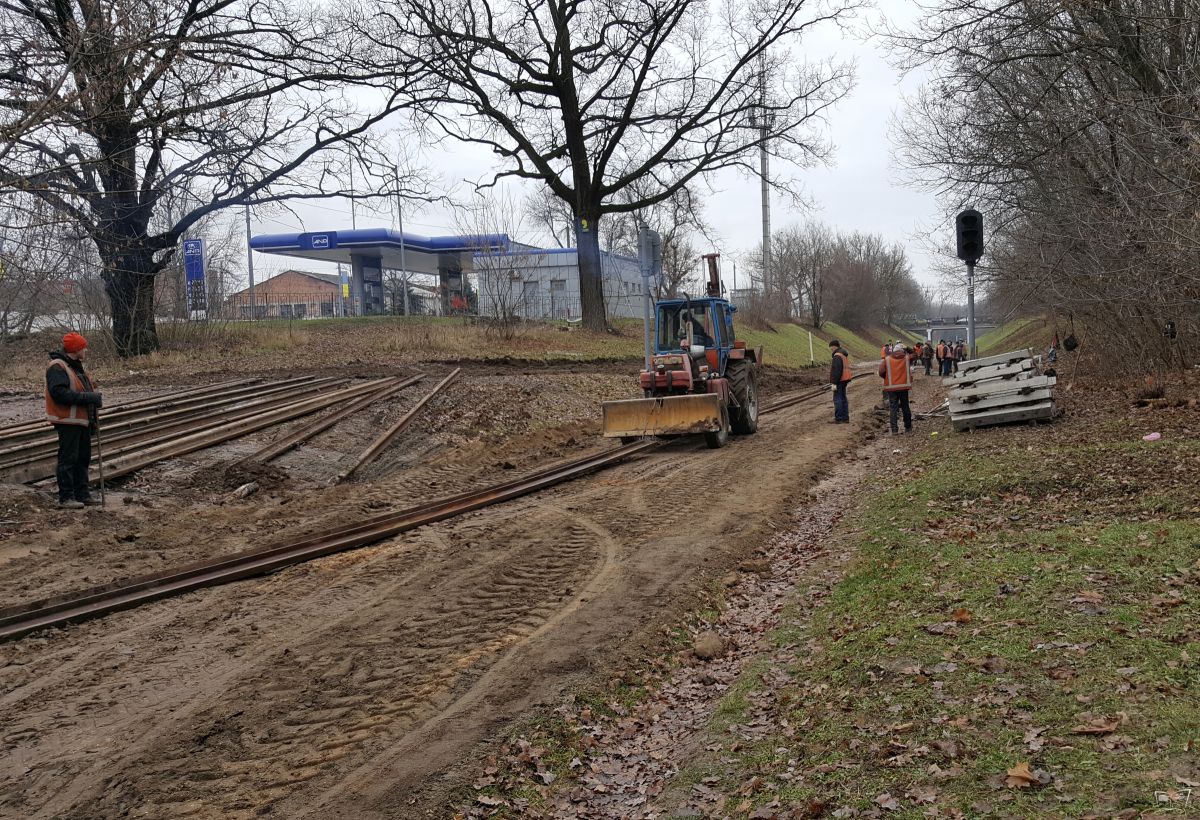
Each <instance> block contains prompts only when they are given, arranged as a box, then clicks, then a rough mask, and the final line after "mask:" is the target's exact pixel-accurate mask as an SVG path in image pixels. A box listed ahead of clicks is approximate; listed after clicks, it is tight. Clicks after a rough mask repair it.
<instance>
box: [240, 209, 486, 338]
mask: <svg viewBox="0 0 1200 820" xmlns="http://www.w3.org/2000/svg"><path fill="white" fill-rule="evenodd" d="M509 246H510V243H509V239H508V236H507V235H506V234H482V235H479V236H417V235H416V234H411V233H400V232H399V231H393V230H391V229H390V228H362V229H361V230H359V229H355V230H349V231H311V232H308V233H276V234H265V235H263V236H255V237H252V238H251V239H250V247H251V248H252V249H254V250H256V251H259V252H261V253H272V254H278V255H280V256H296V257H299V258H301V259H316V260H320V261H322V262H340V263H342V264H344V265H348V266H349V268H350V274H349V276H348V277H346V278H344V279H343V280H342V281H343V283H344V284H343V286H342V291H343V297H345V298H347V299H349V300H350V301H349V303H348V304H349V309H350V310H352V311H353V312H354V313H355V314H357V315H360V316H370V315H374V314H379V313H382V312H383V311H384V299H383V297H384V287H383V284H384V279H383V272H384V271H385V270H392V271H403V273H404V278H405V281H406V282H407V279H408V275H409V274H410V273H426V274H431V275H433V276H436V277H437V278H438V286H437V294H438V304H439V311H438V312H439V313H446V312H448V311H449V309H450V307H451V305H452V303H453V301H454V298H455V297H456V296H458V297H462V295H463V292H464V281H463V274H464V272H469V271H470V270H471V269H472V267H473V266H472V264H471V263H472V262H473V261H474V258H475V254H477V253H496V252H505V251H507V250H508V249H509ZM401 250H403V252H404V259H403V261H401V259H400V253H401ZM343 315H344V314H343Z"/></svg>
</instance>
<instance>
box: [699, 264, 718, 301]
mask: <svg viewBox="0 0 1200 820" xmlns="http://www.w3.org/2000/svg"><path fill="white" fill-rule="evenodd" d="M700 258H701V259H703V260H704V261H705V262H707V263H708V289H707V293H708V295H709V296H715V297H716V298H718V299H719V298H721V271H719V270H718V269H717V260H718V259H720V258H721V254H719V253H706V254H704V256H702V257H700Z"/></svg>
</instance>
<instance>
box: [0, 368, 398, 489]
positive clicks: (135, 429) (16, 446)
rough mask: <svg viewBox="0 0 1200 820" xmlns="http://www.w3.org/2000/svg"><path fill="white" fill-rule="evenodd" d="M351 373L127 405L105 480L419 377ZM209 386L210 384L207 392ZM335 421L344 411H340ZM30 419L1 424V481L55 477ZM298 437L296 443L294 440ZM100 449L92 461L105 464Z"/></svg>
mask: <svg viewBox="0 0 1200 820" xmlns="http://www.w3.org/2000/svg"><path fill="white" fill-rule="evenodd" d="M348 381H350V380H349V379H345V378H336V377H325V378H316V377H311V376H304V377H298V378H294V379H286V380H283V381H277V382H265V383H252V384H250V385H246V384H245V383H243V382H228V383H225V384H224V385H222V386H219V389H216V390H215V392H204V393H200V394H197V393H196V392H195V391H190V392H189V393H188V394H180V396H168V397H161V398H160V399H157V400H146V403H137V406H132V405H124V406H122V407H121V408H118V409H117V410H115V411H113V412H112V413H107V414H103V415H102V416H101V419H100V423H101V428H102V432H103V433H104V444H105V458H104V468H105V470H104V472H105V476H106V478H109V479H115V478H119V477H121V476H124V475H128V474H130V473H132V472H135V471H137V470H139V469H142V468H143V467H146V466H148V465H150V464H153V463H155V462H157V461H161V460H163V459H165V458H175V457H178V456H181V455H186V454H187V453H190V452H195V451H196V450H200V449H204V448H206V447H211V446H213V445H214V444H219V443H221V442H224V441H228V440H229V439H232V438H237V437H239V436H242V435H246V434H247V433H252V432H255V431H257V430H261V429H264V428H267V427H272V426H274V425H277V424H282V423H284V422H287V421H292V420H294V419H297V418H301V417H303V416H307V415H311V414H313V413H317V412H320V411H322V410H326V409H328V408H331V407H334V406H335V405H345V404H346V403H348V402H349V403H352V404H353V406H354V407H355V408H356V409H358V408H361V407H363V406H366V405H367V404H370V403H371V401H372V400H374V399H377V398H378V395H377V394H380V395H389V396H390V395H392V394H394V393H395V392H398V391H399V390H402V389H404V388H405V387H407V386H409V385H411V384H415V383H416V382H417V381H419V378H410V379H406V380H403V381H401V380H399V379H396V378H395V377H384V378H380V379H375V380H372V381H368V382H360V383H358V384H351V385H347V382H348ZM208 390H209V389H208V388H206V391H208ZM334 415H335V416H336V417H337V418H336V419H334V421H335V422H336V420H338V419H340V418H343V417H344V416H345V414H344V413H342V412H341V411H337V412H335V413H334ZM29 424H30V423H25V424H20V425H14V426H13V427H9V428H3V429H0V481H6V482H11V483H17V484H19V483H27V484H32V483H36V482H38V481H42V480H44V479H47V478H50V477H51V476H53V475H54V467H55V462H56V456H55V452H56V450H57V438H56V437H55V435H54V433H52V432H48V431H47V430H46V427H47V425H46V423H45V422H44V421H42V422H38V423H37V424H38V425H40V426H39V427H38V429H36V430H32V429H31V428H29ZM296 443H298V442H296ZM99 458H100V457H99V452H97V453H95V454H94V455H93V463H98V462H99Z"/></svg>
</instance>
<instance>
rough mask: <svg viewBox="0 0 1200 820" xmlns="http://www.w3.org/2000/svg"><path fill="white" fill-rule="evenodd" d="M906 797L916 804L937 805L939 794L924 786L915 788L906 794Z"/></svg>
mask: <svg viewBox="0 0 1200 820" xmlns="http://www.w3.org/2000/svg"><path fill="white" fill-rule="evenodd" d="M904 796H905V797H907V798H908V799H909V800H911V801H913V802H914V803H936V802H937V799H938V793H937V791H936V790H935V789H930V788H927V787H924V786H913V787H912V788H911V789H909V790H908V791H906V792H905V793H904Z"/></svg>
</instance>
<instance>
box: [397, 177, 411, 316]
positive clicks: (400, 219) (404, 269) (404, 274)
mask: <svg viewBox="0 0 1200 820" xmlns="http://www.w3.org/2000/svg"><path fill="white" fill-rule="evenodd" d="M396 224H397V225H399V228H400V276H401V279H402V281H403V282H404V285H403V287H404V315H405V316H408V315H409V307H408V261H407V260H406V259H405V257H404V200H403V199H401V198H400V166H399V165H397V166H396Z"/></svg>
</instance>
